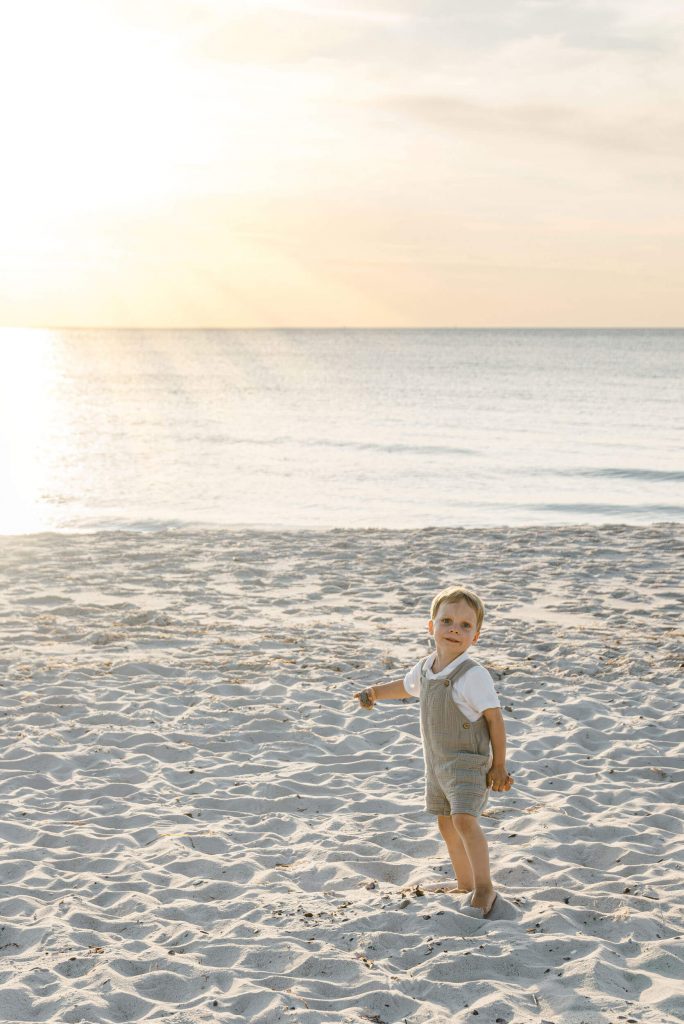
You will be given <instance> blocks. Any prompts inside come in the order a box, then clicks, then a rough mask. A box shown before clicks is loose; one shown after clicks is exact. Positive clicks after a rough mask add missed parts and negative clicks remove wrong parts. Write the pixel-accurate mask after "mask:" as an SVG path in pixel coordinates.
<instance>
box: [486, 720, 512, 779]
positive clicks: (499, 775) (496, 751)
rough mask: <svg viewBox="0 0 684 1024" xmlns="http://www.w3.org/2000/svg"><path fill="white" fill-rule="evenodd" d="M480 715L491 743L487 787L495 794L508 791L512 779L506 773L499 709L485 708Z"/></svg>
mask: <svg viewBox="0 0 684 1024" xmlns="http://www.w3.org/2000/svg"><path fill="white" fill-rule="evenodd" d="M482 714H483V716H484V719H485V721H486V723H487V728H488V729H489V739H490V740H491V743H492V767H491V768H490V769H489V771H488V772H487V785H490V784H491V787H492V789H493V790H495V791H497V792H499V791H500V790H506V789H510V788H511V786H512V785H513V777H512V776H511V775H509V774H508V772H507V771H506V726H505V725H504V720H503V715H502V714H501V708H486V709H485V710H484V711H483V712H482Z"/></svg>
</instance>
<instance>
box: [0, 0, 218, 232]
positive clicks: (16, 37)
mask: <svg viewBox="0 0 684 1024" xmlns="http://www.w3.org/2000/svg"><path fill="white" fill-rule="evenodd" d="M186 77H187V76H186V75H184V74H183V68H182V66H181V64H180V63H179V61H178V59H177V58H176V56H175V55H174V52H173V49H172V47H171V46H170V44H169V42H168V40H167V39H165V38H164V37H161V36H159V35H158V34H157V35H155V34H153V33H151V32H149V31H147V32H137V33H136V32H133V31H131V29H130V27H127V26H126V25H125V24H123V23H122V22H120V21H118V20H117V18H116V15H115V12H114V11H113V10H112V9H111V7H110V6H109V5H107V4H102V5H100V4H83V3H77V2H75V0H70V2H66V3H60V4H44V3H40V4H36V3H35V2H31V0H28V2H27V3H25V4H18V5H15V6H14V7H12V9H11V10H10V11H8V13H7V15H6V16H4V18H3V33H2V36H0V85H2V91H3V95H4V96H5V97H12V100H11V101H8V102H5V104H4V106H3V113H2V119H1V120H0V131H1V133H2V134H1V136H0V137H2V141H3V150H4V157H3V165H2V168H1V169H0V184H1V186H2V187H1V188H0V220H1V222H2V224H3V231H2V234H3V240H2V242H0V246H2V248H4V249H10V250H11V249H12V247H13V246H14V245H19V246H21V244H22V243H23V244H26V243H27V242H28V241H30V239H31V237H32V236H33V235H35V234H39V233H41V232H44V231H45V229H46V227H50V226H52V225H58V226H63V225H65V224H68V223H69V222H70V221H72V220H73V218H74V217H75V216H76V217H78V216H81V215H83V214H88V213H92V212H94V211H96V212H100V213H102V212H110V213H116V212H119V211H120V210H121V209H122V208H124V209H126V210H129V211H134V210H136V209H139V208H144V206H145V205H146V204H149V203H154V202H159V201H160V200H163V199H165V198H167V197H168V196H170V195H173V194H174V193H175V191H176V189H177V188H178V185H179V176H182V174H183V166H184V164H183V150H185V151H186V152H189V153H191V154H193V156H194V154H195V153H196V143H198V142H199V140H198V139H194V140H193V139H192V138H188V135H187V129H188V126H189V125H190V126H191V125H192V123H193V122H192V121H191V119H190V117H189V112H188V111H187V109H186V108H187V106H188V103H189V102H190V99H189V97H188V92H187V88H186V86H187V82H186ZM200 116H201V115H200ZM179 122H182V124H183V134H182V139H179V133H178V130H177V129H178V124H179Z"/></svg>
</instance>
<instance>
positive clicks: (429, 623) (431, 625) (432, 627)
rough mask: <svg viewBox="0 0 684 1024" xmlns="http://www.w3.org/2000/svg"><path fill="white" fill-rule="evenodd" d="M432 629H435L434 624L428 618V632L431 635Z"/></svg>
mask: <svg viewBox="0 0 684 1024" xmlns="http://www.w3.org/2000/svg"><path fill="white" fill-rule="evenodd" d="M434 631H435V624H434V622H433V621H432V619H430V621H429V622H428V633H429V634H430V636H432V635H433V633H434Z"/></svg>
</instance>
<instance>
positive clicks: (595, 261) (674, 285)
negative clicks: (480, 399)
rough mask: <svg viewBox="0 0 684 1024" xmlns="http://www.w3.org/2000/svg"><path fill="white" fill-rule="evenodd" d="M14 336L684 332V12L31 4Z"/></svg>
mask: <svg viewBox="0 0 684 1024" xmlns="http://www.w3.org/2000/svg"><path fill="white" fill-rule="evenodd" d="M5 8H6V9H4V10H3V13H2V15H1V16H0V96H1V97H2V99H1V100H0V133H1V134H0V142H1V144H2V151H3V160H2V162H1V164H0V326H35V327H68V326H99V327H169V328H172V327H189V328H191V327H279V326H282V327H413V326H426V327H440V326H442V327H459V326H463V327H468V326H471V327H480V326H483V327H484V326H493V327H496V326H531V327H534V326H559V327H579V326H597V327H611V326H613V327H623V326H624V327H630V326H654V327H666V326H675V327H677V326H682V325H684V288H682V280H683V279H684V274H683V272H684V247H683V241H684V187H683V186H684V173H683V172H684V4H682V3H681V0H649V2H648V3H645V2H644V0H570V2H557V0H478V3H473V2H472V0H421V2H419V0H320V2H314V0H311V2H304V0H302V2H268V0H97V3H94V2H93V0H60V2H59V3H55V2H54V0H22V2H21V4H14V5H5Z"/></svg>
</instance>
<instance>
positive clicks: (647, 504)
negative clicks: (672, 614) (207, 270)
mask: <svg viewBox="0 0 684 1024" xmlns="http://www.w3.org/2000/svg"><path fill="white" fill-rule="evenodd" d="M0 359H1V360H2V367H1V368H2V373H1V374H0V480H2V486H3V492H4V493H3V496H2V502H1V508H0V533H30V532H37V531H43V530H57V531H72V530H99V529H136V530H150V529H152V530H154V529H162V528H166V527H178V526H185V525H188V526H190V525H192V526H195V525H207V526H222V527H230V528H243V527H257V528H263V529H281V528H282V529H299V528H306V529H320V528H323V529H327V528H334V527H385V528H416V527H418V528H421V527H440V526H442V527H471V526H506V525H511V526H516V525H535V524H542V525H543V524H560V523H602V522H624V523H653V522H658V521H681V520H682V519H683V518H684V460H683V459H682V450H683V448H684V444H683V442H684V402H683V401H682V398H683V396H684V386H683V384H684V331H682V330H646V329H640V330H541V329H539V330H514V329H510V330H446V329H445V330H432V329H431V330H427V329H426V330H417V329H415V330H414V329H412V330H293V329H288V330H252V331H244V330H211V331H202V330H86V329H78V330H54V331H48V330H35V331H29V330H18V329H17V330H13V329H12V330H10V329H5V330H3V331H2V332H0Z"/></svg>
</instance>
